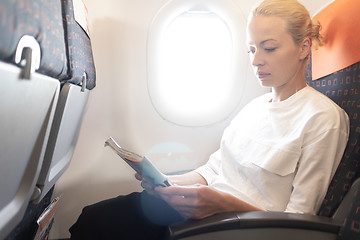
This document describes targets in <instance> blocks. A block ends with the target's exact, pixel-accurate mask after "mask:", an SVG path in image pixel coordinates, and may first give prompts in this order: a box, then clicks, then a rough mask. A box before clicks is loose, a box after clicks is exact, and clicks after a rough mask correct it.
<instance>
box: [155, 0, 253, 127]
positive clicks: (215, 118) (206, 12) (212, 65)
mask: <svg viewBox="0 0 360 240" xmlns="http://www.w3.org/2000/svg"><path fill="white" fill-rule="evenodd" d="M197 1H198V2H199V3H200V2H201V4H194V3H192V4H193V5H190V4H191V3H190V1H186V2H188V4H189V6H188V8H187V9H186V6H181V7H179V8H175V7H174V6H175V4H174V5H173V6H171V7H169V9H170V10H169V11H167V12H166V11H165V10H166V8H164V9H162V10H161V11H160V14H159V15H158V16H156V17H155V20H154V22H153V24H152V28H151V30H152V31H150V35H149V36H150V37H149V43H148V74H149V80H148V89H149V94H150V98H151V101H152V104H153V105H154V107H155V109H156V111H157V112H158V113H159V114H160V115H161V116H162V117H163V118H164V119H166V120H168V121H170V122H172V123H175V124H178V125H184V126H205V125H209V124H213V123H216V122H219V121H221V120H224V119H226V117H228V116H229V114H230V113H231V112H232V111H233V110H234V109H235V107H236V106H237V104H238V102H239V101H240V98H241V93H242V83H241V82H240V81H241V79H239V72H241V74H245V75H246V73H245V72H246V70H244V67H243V66H247V65H245V64H244V65H242V64H241V61H242V60H241V58H242V57H243V56H245V59H247V56H246V55H242V51H240V48H239V46H240V44H239V42H240V41H241V40H243V39H242V37H243V33H244V31H243V30H244V29H245V28H242V27H243V26H244V25H241V24H242V23H243V22H242V21H239V19H237V18H236V17H232V16H237V15H240V14H238V13H236V14H235V13H234V12H232V11H233V8H232V9H231V8H229V9H226V7H228V6H227V4H226V3H225V1H218V2H216V1H214V2H213V3H212V4H213V5H214V6H211V4H208V2H207V1H201V0H197ZM174 2H175V1H174ZM180 2H182V3H184V2H183V1H177V3H179V4H178V5H176V6H180V4H181V3H180ZM193 2H194V1H193ZM215 3H216V4H215ZM184 5H186V4H185V3H184ZM209 6H210V7H209ZM214 8H216V9H217V10H219V9H220V10H219V12H220V13H221V14H219V12H218V11H214V10H213V9H214ZM222 8H223V9H222ZM179 9H182V10H179ZM185 9H186V10H185ZM224 9H225V10H224ZM172 11H173V12H172ZM226 11H229V12H226ZM164 12H165V13H164ZM224 13H225V15H224ZM228 13H229V14H228ZM224 16H225V17H224ZM229 19H231V21H229ZM239 29H241V31H239ZM240 39H241V40H240ZM244 46H245V45H244ZM245 69H246V68H245Z"/></svg>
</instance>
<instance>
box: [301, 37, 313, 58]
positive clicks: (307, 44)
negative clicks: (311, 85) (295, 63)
mask: <svg viewBox="0 0 360 240" xmlns="http://www.w3.org/2000/svg"><path fill="white" fill-rule="evenodd" d="M310 51H311V40H310V38H308V37H307V38H305V39H304V40H303V41H302V43H301V44H300V60H304V59H307V58H308V57H309V55H310Z"/></svg>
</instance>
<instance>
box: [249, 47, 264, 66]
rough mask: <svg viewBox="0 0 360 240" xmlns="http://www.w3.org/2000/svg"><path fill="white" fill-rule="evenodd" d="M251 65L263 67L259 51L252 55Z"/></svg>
mask: <svg viewBox="0 0 360 240" xmlns="http://www.w3.org/2000/svg"><path fill="white" fill-rule="evenodd" d="M251 64H252V65H253V66H254V67H257V66H261V65H264V59H263V57H262V55H261V53H260V52H259V51H256V52H255V53H253V55H252V59H251Z"/></svg>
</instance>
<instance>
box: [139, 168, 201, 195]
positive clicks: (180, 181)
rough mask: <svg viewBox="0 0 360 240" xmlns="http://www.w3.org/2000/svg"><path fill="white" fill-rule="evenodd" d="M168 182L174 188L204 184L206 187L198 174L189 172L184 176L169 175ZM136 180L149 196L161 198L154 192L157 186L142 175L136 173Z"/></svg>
mask: <svg viewBox="0 0 360 240" xmlns="http://www.w3.org/2000/svg"><path fill="white" fill-rule="evenodd" d="M166 177H167V179H168V181H169V182H170V183H171V185H173V186H178V185H183V186H184V185H193V184H204V185H206V184H207V182H206V180H205V179H204V178H203V177H202V176H201V175H200V174H198V173H196V172H188V173H185V174H182V175H168V176H166ZM135 178H136V179H137V180H139V181H140V182H141V187H142V188H143V189H144V190H146V191H147V192H148V193H149V194H151V195H153V196H156V197H160V196H159V195H158V193H157V192H156V191H154V188H155V187H156V186H153V185H152V184H150V183H149V182H148V181H146V180H145V179H144V178H143V177H142V176H141V175H140V174H138V173H135Z"/></svg>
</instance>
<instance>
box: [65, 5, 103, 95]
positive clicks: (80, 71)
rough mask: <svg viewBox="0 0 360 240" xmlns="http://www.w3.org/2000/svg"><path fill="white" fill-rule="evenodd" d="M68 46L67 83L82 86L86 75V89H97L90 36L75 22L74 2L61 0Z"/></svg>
mask: <svg viewBox="0 0 360 240" xmlns="http://www.w3.org/2000/svg"><path fill="white" fill-rule="evenodd" d="M61 3H62V14H63V21H64V30H65V43H66V45H67V58H68V67H67V69H68V78H67V79H66V80H67V82H71V83H74V84H80V83H81V81H82V77H83V75H84V73H86V88H88V89H93V88H94V87H95V81H96V73H95V66H94V61H93V55H92V50H91V42H90V39H89V36H88V35H87V34H86V33H85V31H84V30H83V29H82V27H81V26H80V25H79V24H78V23H77V22H76V21H75V18H74V9H73V1H72V0H61Z"/></svg>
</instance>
